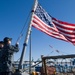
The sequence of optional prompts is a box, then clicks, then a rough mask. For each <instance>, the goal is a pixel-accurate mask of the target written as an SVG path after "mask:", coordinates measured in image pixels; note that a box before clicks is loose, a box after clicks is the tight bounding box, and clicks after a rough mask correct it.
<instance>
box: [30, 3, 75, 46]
mask: <svg viewBox="0 0 75 75" xmlns="http://www.w3.org/2000/svg"><path fill="white" fill-rule="evenodd" d="M31 25H32V26H33V27H35V28H37V29H38V30H40V31H42V32H44V33H46V34H47V35H49V36H51V37H54V38H57V39H60V40H64V41H67V42H71V43H72V44H74V45H75V24H70V23H67V22H63V21H60V20H57V19H56V18H54V17H52V16H50V15H49V14H48V13H47V12H46V11H45V10H44V9H43V8H42V6H40V5H39V4H38V5H37V7H36V10H35V11H34V14H33V16H32V22H31Z"/></svg>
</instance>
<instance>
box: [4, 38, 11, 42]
mask: <svg viewBox="0 0 75 75" xmlns="http://www.w3.org/2000/svg"><path fill="white" fill-rule="evenodd" d="M11 40H12V38H9V37H5V38H4V42H7V41H11Z"/></svg>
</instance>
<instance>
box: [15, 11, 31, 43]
mask: <svg viewBox="0 0 75 75" xmlns="http://www.w3.org/2000/svg"><path fill="white" fill-rule="evenodd" d="M30 14H31V12H29V14H28V17H27V19H26V21H25V23H24V26H23V28H22V30H21V32H20V35H19V37H18V39H17V41H16V43H18V42H19V41H20V39H21V38H22V36H23V31H24V28H25V27H26V24H27V22H28V19H29V16H30Z"/></svg>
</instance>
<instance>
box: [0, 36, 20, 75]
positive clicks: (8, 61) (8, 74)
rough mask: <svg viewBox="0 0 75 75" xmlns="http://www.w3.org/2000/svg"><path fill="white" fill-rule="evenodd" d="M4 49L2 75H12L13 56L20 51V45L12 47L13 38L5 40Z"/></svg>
mask: <svg viewBox="0 0 75 75" xmlns="http://www.w3.org/2000/svg"><path fill="white" fill-rule="evenodd" d="M3 41H4V47H3V50H2V59H1V61H2V68H1V75H12V56H13V53H14V52H18V51H19V47H18V44H16V45H15V46H14V45H11V41H12V38H9V37H5V38H4V40H3Z"/></svg>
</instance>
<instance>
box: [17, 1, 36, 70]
mask: <svg viewBox="0 0 75 75" xmlns="http://www.w3.org/2000/svg"><path fill="white" fill-rule="evenodd" d="M36 6H37V0H35V2H34V6H33V10H32V13H31V19H30V22H29V26H28V30H27V34H26V37H25V40H24V44H23V49H22V53H21V57H20V62H19V66H18V69H22V63H23V59H24V56H25V52H26V48H27V44H28V40H29V36H30V33H31V27H32V25H31V21H32V16H33V14H34V11H35V9H36Z"/></svg>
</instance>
